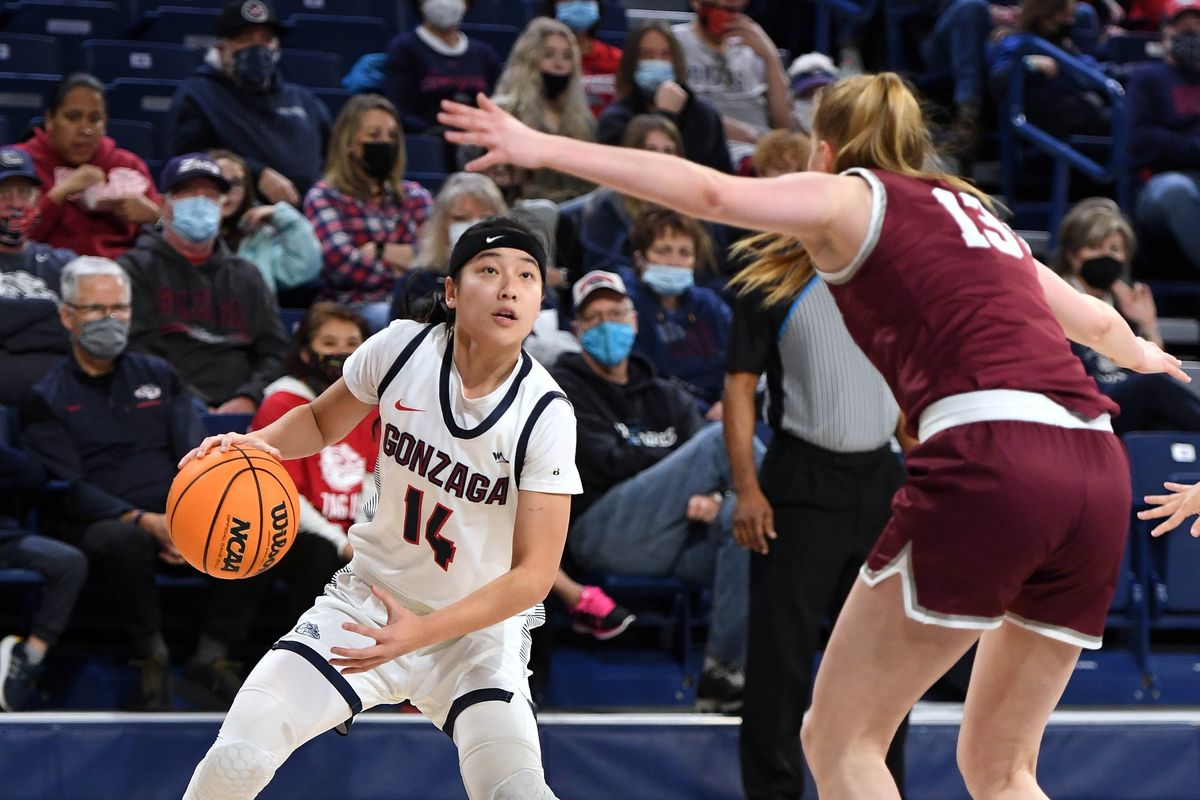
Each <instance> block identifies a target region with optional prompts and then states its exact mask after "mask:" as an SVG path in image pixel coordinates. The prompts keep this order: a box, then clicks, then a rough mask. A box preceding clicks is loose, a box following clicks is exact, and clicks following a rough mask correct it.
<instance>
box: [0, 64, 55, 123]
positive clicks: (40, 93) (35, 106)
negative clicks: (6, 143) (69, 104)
mask: <svg viewBox="0 0 1200 800" xmlns="http://www.w3.org/2000/svg"><path fill="white" fill-rule="evenodd" d="M61 80H62V76H61V75H36V74H23V75H17V74H14V73H11V72H3V73H0V114H4V115H6V116H7V117H8V119H9V122H11V123H12V124H13V125H16V126H19V125H23V124H24V122H25V120H28V119H29V118H30V117H34V116H37V115H38V114H41V113H42V112H44V111H45V110H46V105H47V104H48V103H49V101H50V96H51V95H52V94H53V93H54V90H55V89H56V88H57V87H58V84H59V81H61ZM10 132H11V133H12V134H13V135H14V136H19V135H20V134H21V133H22V131H21V130H17V129H16V128H14V129H13V130H12V131H10Z"/></svg>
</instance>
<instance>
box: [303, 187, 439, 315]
mask: <svg viewBox="0 0 1200 800" xmlns="http://www.w3.org/2000/svg"><path fill="white" fill-rule="evenodd" d="M432 206H433V198H432V197H431V196H430V194H429V192H428V190H426V189H425V187H423V186H421V184H419V183H415V182H413V181H401V183H400V194H399V195H397V194H396V192H395V191H393V190H392V189H391V188H388V190H387V192H386V193H385V194H384V196H383V198H382V199H381V200H380V201H379V202H378V203H373V202H370V201H367V200H360V199H359V198H357V197H351V196H350V195H347V194H343V193H342V192H340V191H338V190H337V189H335V188H334V187H333V186H331V185H330V184H328V183H326V182H325V181H317V182H316V183H315V184H313V187H312V189H310V190H309V192H308V194H307V195H306V196H305V198H304V216H306V217H308V219H309V221H310V222H312V226H313V232H314V233H316V235H317V241H319V242H320V243H321V254H322V255H323V256H324V260H325V263H324V265H323V266H322V268H321V278H322V279H323V281H324V282H325V288H324V289H323V290H322V291H321V299H323V300H337V301H338V302H340V303H352V304H357V303H372V302H377V301H380V300H387V299H388V298H389V297H391V293H392V284H393V283H394V282H395V280H396V273H395V272H394V271H393V270H392V268H391V267H389V266H388V265H387V264H386V263H384V261H383V260H382V259H378V258H375V256H374V255H364V254H363V252H362V251H361V250H359V249H358V248H360V247H362V246H363V245H364V244H368V243H369V242H384V243H387V244H411V245H415V244H416V242H417V233H418V231H420V229H421V225H422V224H424V222H425V218H426V217H427V216H429V211H430V208H431V207H432Z"/></svg>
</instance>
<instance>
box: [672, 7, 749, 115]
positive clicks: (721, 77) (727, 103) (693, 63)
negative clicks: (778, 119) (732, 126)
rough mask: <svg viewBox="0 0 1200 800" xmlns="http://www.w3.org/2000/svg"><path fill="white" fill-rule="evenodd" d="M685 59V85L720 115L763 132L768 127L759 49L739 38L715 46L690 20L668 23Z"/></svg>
mask: <svg viewBox="0 0 1200 800" xmlns="http://www.w3.org/2000/svg"><path fill="white" fill-rule="evenodd" d="M671 31H672V32H673V33H674V34H675V38H676V39H678V40H679V46H680V47H681V48H683V58H684V61H685V62H687V85H688V88H690V89H691V90H692V91H693V92H695V93H696V94H698V95H700V96H701V97H703V98H704V99H705V100H707V101H708V102H710V103H712V104H713V105H714V106H716V108H717V111H719V112H720V113H721V116H723V117H732V118H733V119H736V120H738V121H739V122H744V123H746V124H747V125H750V126H752V127H754V128H755V129H756V130H758V131H759V132H760V133H766V132H767V131H768V130H769V129H770V127H771V118H770V116H768V113H767V65H766V64H764V63H763V60H762V59H761V58H760V57H759V55H758V53H756V52H754V50H753V49H752V48H751V47H750V46H749V45H747V44H742V43H741V42H740V41H732V42H726V43H725V44H724V46H723V47H722V48H721V49H720V50H714V49H713V48H711V47H709V46H708V44H707V43H706V42H704V41H702V40H701V38H700V34H698V33H696V29H695V27H693V25H692V23H690V22H680V23H678V24H677V25H673V26H671Z"/></svg>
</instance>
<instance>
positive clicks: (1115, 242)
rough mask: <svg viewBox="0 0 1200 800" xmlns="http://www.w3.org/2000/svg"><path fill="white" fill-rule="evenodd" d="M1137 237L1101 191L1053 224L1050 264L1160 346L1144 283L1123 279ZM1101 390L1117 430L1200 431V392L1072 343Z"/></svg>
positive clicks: (1126, 272) (1121, 431) (1118, 431)
mask: <svg viewBox="0 0 1200 800" xmlns="http://www.w3.org/2000/svg"><path fill="white" fill-rule="evenodd" d="M1136 245H1137V242H1136V240H1135V239H1134V235H1133V228H1132V227H1131V226H1130V225H1129V222H1128V221H1127V220H1126V219H1125V217H1124V216H1123V215H1122V214H1121V210H1120V209H1119V208H1118V207H1117V204H1116V203H1114V202H1113V201H1112V200H1109V199H1108V198H1107V197H1092V198H1088V199H1087V200H1082V201H1080V202H1079V203H1076V204H1075V206H1074V207H1073V208H1072V209H1071V210H1070V211H1069V212H1067V215H1066V216H1065V217H1063V221H1062V224H1061V225H1060V226H1059V229H1058V250H1057V251H1056V252H1055V267H1056V268H1057V269H1058V270H1059V272H1060V273H1061V274H1062V275H1063V277H1065V278H1066V279H1067V281H1068V282H1069V283H1071V284H1073V285H1074V286H1075V288H1077V289H1079V291H1081V292H1084V293H1086V294H1089V295H1091V296H1092V297H1095V298H1098V299H1099V300H1101V301H1103V302H1105V303H1108V304H1109V305H1112V306H1115V307H1116V309H1117V310H1118V311H1120V312H1121V316H1123V317H1125V319H1127V320H1128V321H1129V324H1130V327H1132V328H1133V329H1134V332H1135V333H1138V334H1139V335H1141V336H1142V337H1143V338H1145V339H1148V340H1150V341H1152V342H1154V343H1155V344H1157V345H1159V346H1162V336H1161V335H1160V334H1159V332H1158V313H1157V310H1156V309H1155V306H1154V297H1153V296H1152V295H1151V294H1150V289H1149V288H1147V286H1146V284H1144V283H1135V284H1132V285H1130V284H1129V283H1128V282H1127V280H1128V275H1129V263H1130V261H1131V260H1132V258H1133V252H1134V248H1135V247H1136ZM1071 349H1072V350H1073V351H1074V352H1075V354H1076V355H1077V356H1079V358H1080V359H1081V360H1082V361H1083V366H1084V368H1085V369H1086V370H1087V372H1088V374H1089V375H1091V376H1092V378H1094V379H1095V381H1096V385H1097V386H1098V388H1099V389H1100V391H1101V392H1102V393H1104V394H1106V395H1108V396H1109V397H1111V398H1112V399H1113V400H1114V401H1115V402H1116V403H1117V405H1119V406H1120V407H1121V413H1120V414H1119V415H1118V416H1116V417H1114V418H1113V430H1114V431H1115V432H1117V433H1118V434H1124V433H1128V432H1130V431H1153V430H1167V431H1200V398H1198V397H1197V396H1196V395H1195V394H1194V393H1193V392H1192V391H1191V390H1190V389H1188V388H1187V387H1186V386H1184V385H1183V384H1181V383H1179V382H1178V381H1174V380H1171V379H1161V378H1156V377H1154V376H1152V375H1142V374H1139V373H1135V372H1127V371H1126V370H1123V369H1121V368H1119V367H1117V366H1116V365H1115V364H1113V363H1112V361H1110V360H1109V359H1107V358H1105V357H1104V356H1102V355H1100V354H1099V353H1097V352H1096V351H1095V350H1092V349H1091V348H1088V347H1084V346H1083V345H1080V344H1075V343H1072V344H1071Z"/></svg>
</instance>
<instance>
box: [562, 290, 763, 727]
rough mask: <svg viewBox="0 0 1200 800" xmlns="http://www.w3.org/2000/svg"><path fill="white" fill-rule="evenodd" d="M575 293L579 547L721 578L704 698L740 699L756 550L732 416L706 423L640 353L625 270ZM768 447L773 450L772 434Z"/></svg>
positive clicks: (615, 569)
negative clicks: (745, 529)
mask: <svg viewBox="0 0 1200 800" xmlns="http://www.w3.org/2000/svg"><path fill="white" fill-rule="evenodd" d="M574 299H575V330H576V333H577V334H578V335H579V341H580V344H581V345H582V346H583V352H582V353H570V354H566V355H563V356H562V357H561V358H559V360H558V363H557V365H556V367H555V369H554V371H553V374H554V378H555V380H557V381H558V384H559V385H560V386H561V387H562V389H563V391H564V392H566V394H567V397H568V399H569V400H570V401H571V404H572V405H573V406H574V407H575V418H576V419H577V420H578V425H579V436H578V443H577V445H576V461H577V463H578V466H579V475H580V477H581V478H582V480H583V495H582V496H580V497H579V498H577V501H576V502H575V503H573V504H572V516H573V517H574V519H573V522H572V525H571V532H570V535H569V536H568V538H567V543H568V546H569V547H570V548H571V555H572V556H573V557H574V559H575V561H576V562H577V563H578V564H579V565H580V566H581V567H583V568H584V569H589V570H597V571H600V572H607V573H616V574H624V575H643V576H654V577H663V576H674V577H677V578H680V579H682V580H685V581H688V582H690V583H695V584H700V585H711V586H712V590H713V613H712V627H711V629H710V632H709V639H708V643H707V648H706V653H705V659H704V672H703V674H702V676H701V682H700V696H701V703H700V707H702V708H710V709H713V710H721V711H732V710H735V709H736V708H737V706H738V704H739V702H740V695H741V687H742V680H743V679H742V667H743V665H744V662H745V656H746V608H747V598H748V588H747V587H748V581H749V557H748V553H747V552H746V551H745V550H742V549H741V548H740V547H738V546H737V544H736V543H735V542H734V540H733V517H732V511H733V503H730V502H726V501H725V493H726V492H727V491H728V490H729V488H730V487H731V486H732V484H733V481H732V476H731V472H730V467H729V458H728V456H727V454H726V452H725V442H724V439H723V438H722V432H721V426H720V425H719V424H713V425H708V426H704V424H703V421H702V420H701V419H700V415H699V413H698V412H697V411H696V404H695V403H694V402H693V401H692V400H691V398H690V397H689V396H688V395H687V394H686V393H685V392H684V391H683V390H682V389H679V388H677V387H675V386H673V385H672V384H671V383H669V382H667V381H665V380H661V379H660V378H658V377H657V376H656V375H655V374H654V368H653V366H651V364H650V362H648V361H646V360H645V359H644V358H642V357H641V356H637V355H631V354H630V350H631V348H632V346H633V339H634V337H635V335H636V332H637V315H636V313H635V312H634V310H633V303H632V302H631V301H630V299H629V296H628V294H627V293H626V291H625V284H624V282H623V281H622V280H621V277H620V276H619V275H617V274H615V273H612V272H604V271H601V270H596V271H594V272H589V273H588V274H587V275H585V276H583V278H581V279H580V280H579V281H578V282H576V284H575V288H574ZM756 455H757V457H758V459H759V460H760V461H761V459H762V450H761V446H759V448H758V449H757V452H756Z"/></svg>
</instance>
